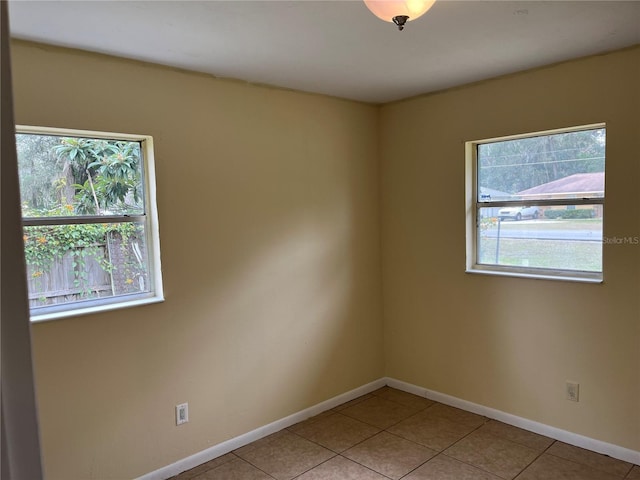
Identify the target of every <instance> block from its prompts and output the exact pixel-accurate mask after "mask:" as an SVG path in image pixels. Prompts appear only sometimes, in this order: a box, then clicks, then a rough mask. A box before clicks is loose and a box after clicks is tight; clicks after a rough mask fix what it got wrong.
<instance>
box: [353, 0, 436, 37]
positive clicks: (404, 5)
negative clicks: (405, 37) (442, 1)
mask: <svg viewBox="0 0 640 480" xmlns="http://www.w3.org/2000/svg"><path fill="white" fill-rule="evenodd" d="M434 3H436V0H364V4H365V5H366V6H367V8H368V9H369V10H371V13H373V14H374V15H375V16H376V17H378V18H379V19H380V20H384V21H385V22H392V23H395V24H396V25H397V26H398V30H401V31H402V30H404V26H405V24H406V23H407V22H408V21H410V20H415V19H416V18H419V17H421V16H422V15H424V14H425V13H427V11H428V10H429V9H430V8H431V7H432V6H433V4H434Z"/></svg>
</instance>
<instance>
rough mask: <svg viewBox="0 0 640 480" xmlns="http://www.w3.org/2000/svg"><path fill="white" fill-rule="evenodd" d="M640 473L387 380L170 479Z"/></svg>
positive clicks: (569, 478) (466, 478)
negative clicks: (392, 385) (387, 383)
mask: <svg viewBox="0 0 640 480" xmlns="http://www.w3.org/2000/svg"><path fill="white" fill-rule="evenodd" d="M270 479H276V480H290V479H297V480H388V479H393V480H398V479H404V480H449V479H454V480H501V479H504V480H511V479H517V480H621V479H624V480H640V467H639V466H638V465H635V466H634V465H632V464H630V463H627V462H623V461H620V460H615V459H613V458H611V457H607V456H604V455H600V454H597V453H594V452H590V451H588V450H584V449H581V448H577V447H573V446H571V445H567V444H565V443H562V442H558V441H554V440H553V439H550V438H547V437H543V436H541V435H537V434H535V433H531V432H527V431H525V430H521V429H519V428H515V427H512V426H509V425H506V424H504V423H500V422H497V421H495V420H489V419H488V418H485V417H481V416H479V415H475V414H473V413H469V412H466V411H464V410H459V409H456V408H452V407H449V406H446V405H443V404H440V403H436V402H432V401H431V400H427V399H426V398H422V397H418V396H415V395H411V394H409V393H406V392H402V391H400V390H395V389H393V388H389V387H384V388H381V389H379V390H376V391H375V392H373V393H371V394H368V395H364V396H362V397H359V398H357V399H355V400H353V401H351V402H348V403H345V404H343V405H340V406H339V407H336V408H334V409H332V410H329V411H327V412H324V413H322V414H320V415H318V416H315V417H312V418H310V419H308V420H305V421H304V422H301V423H298V424H296V425H293V426H291V427H289V428H286V429H284V430H282V431H280V432H278V433H275V434H273V435H270V436H268V437H265V438H263V439H261V440H258V441H256V442H253V443H251V444H249V445H246V446H244V447H242V448H239V449H238V450H235V451H234V452H232V453H228V454H226V455H223V456H221V457H219V458H216V459H214V460H211V461H210V462H207V463H205V464H203V465H200V466H198V467H196V468H194V469H192V470H188V471H186V472H183V473H181V474H180V475H178V476H176V477H173V479H172V480H270Z"/></svg>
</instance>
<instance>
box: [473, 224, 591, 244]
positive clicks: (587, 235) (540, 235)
mask: <svg viewBox="0 0 640 480" xmlns="http://www.w3.org/2000/svg"><path fill="white" fill-rule="evenodd" d="M483 235H485V236H486V237H488V238H496V237H497V236H498V228H497V227H496V228H492V229H490V230H485V231H484V232H483ZM500 238H527V239H535V240H574V241H575V240H580V241H591V242H602V231H601V230H595V229H593V230H589V229H584V230H561V229H558V230H527V229H526V227H524V228H512V227H509V228H505V227H504V225H503V226H502V228H501V229H500Z"/></svg>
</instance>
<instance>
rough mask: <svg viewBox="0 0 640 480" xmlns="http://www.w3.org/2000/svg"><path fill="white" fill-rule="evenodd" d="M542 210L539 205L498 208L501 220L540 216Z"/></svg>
mask: <svg viewBox="0 0 640 480" xmlns="http://www.w3.org/2000/svg"><path fill="white" fill-rule="evenodd" d="M539 215H540V210H538V207H504V208H501V209H500V210H498V218H500V220H506V219H507V218H509V219H511V220H522V219H523V218H538V216H539Z"/></svg>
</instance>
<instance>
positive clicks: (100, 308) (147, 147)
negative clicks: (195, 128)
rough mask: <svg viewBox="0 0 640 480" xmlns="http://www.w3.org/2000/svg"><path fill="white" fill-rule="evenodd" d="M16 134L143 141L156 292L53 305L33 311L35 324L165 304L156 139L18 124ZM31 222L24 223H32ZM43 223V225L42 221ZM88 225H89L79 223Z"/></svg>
mask: <svg viewBox="0 0 640 480" xmlns="http://www.w3.org/2000/svg"><path fill="white" fill-rule="evenodd" d="M16 133H26V134H36V135H57V136H68V137H87V138H104V139H109V140H125V141H131V142H140V143H141V148H142V151H143V154H142V158H143V162H144V164H143V169H142V175H143V178H144V196H145V215H144V221H145V234H146V239H145V241H146V247H147V252H148V256H149V264H150V265H149V274H150V277H151V284H152V286H153V287H152V289H151V291H150V292H148V293H139V294H130V295H119V296H116V297H108V298H102V299H97V300H87V301H83V302H78V303H75V304H61V305H52V306H50V307H44V308H40V309H38V310H40V312H37V311H36V312H34V311H33V310H31V321H32V322H34V323H35V322H44V321H50V320H57V319H61V318H68V317H77V316H81V315H88V314H92V313H101V312H107V311H111V310H116V309H121V308H131V307H137V306H140V305H148V304H151V303H159V302H163V301H164V293H163V285H162V267H161V262H160V230H159V226H158V209H157V206H156V175H155V162H154V156H153V151H154V150H153V137H151V136H149V135H136V134H130V133H112V132H96V131H93V130H75V129H67V128H54V127H35V126H28V125H16ZM114 220H115V221H119V220H120V221H121V217H113V218H112V217H109V216H104V217H100V222H104V221H107V222H110V221H114ZM29 223H31V222H29V220H28V219H27V220H25V221H23V224H29ZM39 223H40V224H41V223H42V222H39ZM78 223H86V222H78Z"/></svg>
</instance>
